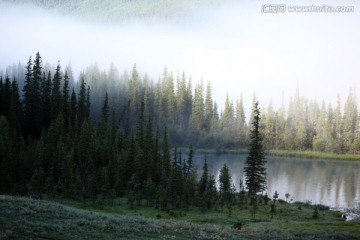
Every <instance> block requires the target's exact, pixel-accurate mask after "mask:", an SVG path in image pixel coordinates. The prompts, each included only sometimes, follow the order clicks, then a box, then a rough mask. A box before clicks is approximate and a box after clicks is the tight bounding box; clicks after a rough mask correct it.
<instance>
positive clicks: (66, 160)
mask: <svg viewBox="0 0 360 240" xmlns="http://www.w3.org/2000/svg"><path fill="white" fill-rule="evenodd" d="M68 71H69V68H65V72H63V71H62V70H61V66H60V63H58V64H57V66H56V68H55V71H54V72H53V73H52V72H51V71H49V70H46V67H44V66H43V63H42V58H41V56H40V54H39V53H37V54H36V56H35V58H34V59H32V57H30V58H29V60H28V62H27V65H26V66H25V68H24V81H23V82H21V80H20V83H21V84H22V86H23V87H22V91H20V89H19V84H18V80H17V79H16V78H15V76H12V77H11V79H10V77H9V76H6V77H5V79H4V80H3V78H2V77H1V78H0V176H1V181H0V193H10V194H21V195H29V196H31V197H35V198H42V196H43V195H44V194H46V195H48V196H63V197H66V198H73V199H78V200H81V201H83V202H86V201H92V203H93V204H101V203H102V204H103V203H104V202H112V201H113V200H114V199H115V198H117V197H122V196H126V197H127V199H128V202H129V204H130V206H131V207H132V206H135V205H136V204H141V202H143V201H146V203H147V204H148V205H150V206H155V207H157V208H159V209H162V210H168V209H174V208H189V207H191V206H197V207H199V208H201V209H203V210H204V211H205V210H206V209H211V208H213V207H216V208H220V207H221V208H223V207H224V206H228V207H231V206H232V205H233V204H234V202H235V187H234V185H233V183H232V180H231V175H230V173H229V169H228V167H227V166H226V165H224V166H223V168H222V170H221V173H220V177H219V179H218V183H219V189H217V187H216V185H217V184H216V182H217V180H216V179H215V177H214V176H212V175H210V174H209V172H208V167H207V162H206V156H205V158H204V165H203V168H202V169H203V171H202V174H201V176H200V177H198V175H197V167H196V166H195V164H194V161H193V158H194V150H193V147H192V145H191V144H190V146H189V149H188V150H187V151H185V150H184V149H183V148H179V149H177V148H176V147H175V148H172V147H171V144H174V143H171V141H170V138H169V129H172V130H173V131H174V129H175V127H174V126H182V128H183V129H192V131H194V133H195V132H196V131H198V132H200V131H202V130H203V129H205V128H208V129H211V126H212V125H211V124H212V123H213V122H214V121H211V120H212V119H213V115H210V116H209V117H211V118H209V119H208V120H209V121H208V123H209V125H203V124H201V125H198V124H199V121H200V120H199V119H197V118H196V117H195V116H194V115H195V114H193V111H191V109H190V108H194V109H196V110H199V111H201V109H202V107H198V109H197V108H196V107H195V106H196V104H199V105H201V104H202V100H201V99H200V100H199V99H197V101H198V102H197V103H196V98H199V96H200V95H201V93H199V92H202V90H200V89H199V88H200V87H201V85H198V86H197V88H198V90H197V91H198V93H197V95H196V94H195V100H194V103H192V102H193V99H192V98H191V82H189V83H188V84H186V83H185V80H184V79H185V78H184V77H183V78H182V80H181V81H179V82H178V84H179V89H178V94H180V92H181V93H182V100H183V101H182V102H180V103H182V104H183V105H181V104H179V105H178V104H176V103H178V101H177V100H179V99H175V98H176V97H178V94H176V95H175V94H171V91H169V89H168V88H170V89H172V88H173V85H172V82H173V81H172V79H171V74H168V73H167V72H164V80H162V81H159V83H158V84H157V85H156V86H155V87H154V86H153V85H152V84H151V82H150V81H148V80H147V77H146V76H145V77H144V79H143V80H141V78H140V77H139V76H138V73H137V71H136V68H135V67H134V69H133V71H132V74H131V77H130V78H129V79H126V81H125V80H124V79H122V80H123V81H117V80H118V79H116V77H115V76H116V71H115V69H113V72H112V73H113V75H111V74H109V76H113V78H112V79H113V82H112V84H113V85H112V84H109V80H104V81H103V82H101V80H103V79H107V78H106V77H104V76H107V75H106V74H104V75H103V76H102V77H99V78H95V77H94V75H91V74H90V73H89V72H86V73H83V74H81V76H80V79H79V81H78V82H77V83H76V84H75V83H74V82H73V81H72V74H71V71H69V73H68ZM88 71H89V70H88ZM110 72H111V71H110ZM85 79H86V80H85ZM170 80H171V81H170ZM90 83H92V84H90ZM115 85H116V86H117V87H115ZM209 86H210V85H209ZM102 91H104V92H105V95H104V96H103V97H101V98H100V97H99V98H98V101H99V99H101V100H102V101H101V106H100V107H98V106H96V105H95V104H96V103H95V102H96V101H95V99H94V96H95V97H96V96H99V94H101V93H102ZM117 91H119V92H117ZM208 93H211V91H210V90H209V91H208ZM114 94H119V95H114ZM157 94H159V95H160V98H158V97H156V96H157ZM93 95H94V96H93ZM109 96H111V97H109ZM171 99H172V100H171ZM209 99H210V100H209ZM206 100H207V101H209V102H210V103H208V105H209V106H211V111H212V110H213V104H212V100H211V95H210V96H207V97H206ZM170 103H172V104H170ZM92 105H95V106H92ZM205 105H206V104H205ZM111 106H112V107H111ZM175 106H177V107H179V108H175ZM256 106H257V105H256ZM181 107H183V108H181ZM97 108H99V112H96V109H97ZM207 109H208V110H209V111H210V109H209V107H207ZM256 109H257V107H256ZM256 109H255V110H256ZM255 110H254V112H255V113H257V115H255V116H257V118H256V117H255V119H257V125H259V124H258V122H259V119H260V118H259V111H255ZM93 111H94V113H93ZM177 111H183V113H184V115H186V114H188V115H189V116H188V117H187V118H176V117H175V116H176V115H175V114H176V113H177ZM201 120H202V121H204V119H201ZM167 126H169V127H167ZM258 129H259V128H257V130H256V131H257V133H258V132H259V131H258ZM250 135H251V134H250ZM251 136H252V135H251ZM175 139H176V138H175ZM255 148H257V149H259V148H258V145H256V146H255ZM256 152H257V150H256V149H255V150H254V151H253V153H254V154H255V153H256ZM257 153H258V154H259V152H257ZM250 156H252V155H251V154H250ZM260 156H262V152H260ZM262 161H263V159H260V162H257V164H259V163H262ZM254 166H255V168H257V167H258V165H256V164H255V165H254ZM251 169H252V168H251V161H250V162H249V168H248V169H247V170H246V171H247V172H249V174H250V173H251V171H253V170H251ZM263 170H264V169H263ZM261 174H264V172H261V173H260V175H261ZM249 181H250V182H252V183H254V181H258V180H256V179H255V180H254V179H252V180H249ZM264 182H265V180H264V179H260V182H259V181H258V183H259V184H260V185H261V186H257V185H255V188H254V187H251V186H254V185H251V184H250V185H249V189H253V188H254V189H255V190H251V193H252V194H253V195H254V194H256V193H257V192H259V189H264ZM244 192H245V190H244V188H243V191H242V194H243V193H244Z"/></svg>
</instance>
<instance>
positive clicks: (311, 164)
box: [196, 154, 360, 208]
mask: <svg viewBox="0 0 360 240" xmlns="http://www.w3.org/2000/svg"><path fill="white" fill-rule="evenodd" d="M207 159H208V165H209V172H210V173H211V174H213V175H214V176H215V177H216V179H218V178H219V173H220V169H221V167H222V166H223V164H224V163H226V164H227V165H228V167H229V169H230V173H231V175H232V180H233V183H234V184H235V187H236V188H237V189H238V188H239V181H240V179H243V180H244V173H243V168H244V163H245V159H246V156H245V155H229V154H226V155H208V156H207ZM196 163H197V165H198V166H199V174H201V167H202V164H203V157H202V156H197V158H196ZM359 170H360V162H347V161H344V162H343V161H326V160H314V159H299V158H288V159H286V158H280V157H267V186H268V189H267V192H268V195H269V196H270V197H272V195H273V193H274V192H275V190H276V191H278V192H279V196H280V198H282V199H285V194H286V193H290V195H291V198H293V200H294V201H308V200H309V201H312V203H321V204H325V205H328V206H331V207H335V208H355V207H357V203H358V202H359V201H360V176H359V174H358V173H359Z"/></svg>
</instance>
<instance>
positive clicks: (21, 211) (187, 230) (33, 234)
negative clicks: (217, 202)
mask: <svg viewBox="0 0 360 240" xmlns="http://www.w3.org/2000/svg"><path fill="white" fill-rule="evenodd" d="M239 237H241V239H244V235H243V234H241V233H240V232H238V231H236V230H233V229H231V228H224V227H218V226H214V225H196V224H191V223H188V222H184V221H171V220H156V219H145V218H142V217H128V216H116V215H111V214H100V213H94V212H90V211H85V210H79V209H76V208H72V207H67V206H65V205H62V204H58V203H53V202H49V201H42V200H31V199H27V198H19V197H11V196H0V239H8V238H10V239H13V238H15V239H25V238H26V239H174V238H176V239H236V238H239ZM245 239H246V238H245ZM248 239H253V237H249V238H248Z"/></svg>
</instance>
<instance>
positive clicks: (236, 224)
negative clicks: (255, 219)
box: [234, 222, 244, 230]
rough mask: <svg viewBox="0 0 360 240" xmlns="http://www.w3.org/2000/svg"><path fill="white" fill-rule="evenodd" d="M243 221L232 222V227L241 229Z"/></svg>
mask: <svg viewBox="0 0 360 240" xmlns="http://www.w3.org/2000/svg"><path fill="white" fill-rule="evenodd" d="M243 225H244V223H242V222H237V223H235V224H234V228H235V229H237V230H241V228H242V227H243Z"/></svg>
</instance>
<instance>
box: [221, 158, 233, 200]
mask: <svg viewBox="0 0 360 240" xmlns="http://www.w3.org/2000/svg"><path fill="white" fill-rule="evenodd" d="M219 190H220V203H221V206H223V205H224V204H231V197H232V196H231V176H230V173H229V168H228V167H227V166H226V164H224V166H223V167H222V168H221V170H220V176H219Z"/></svg>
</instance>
